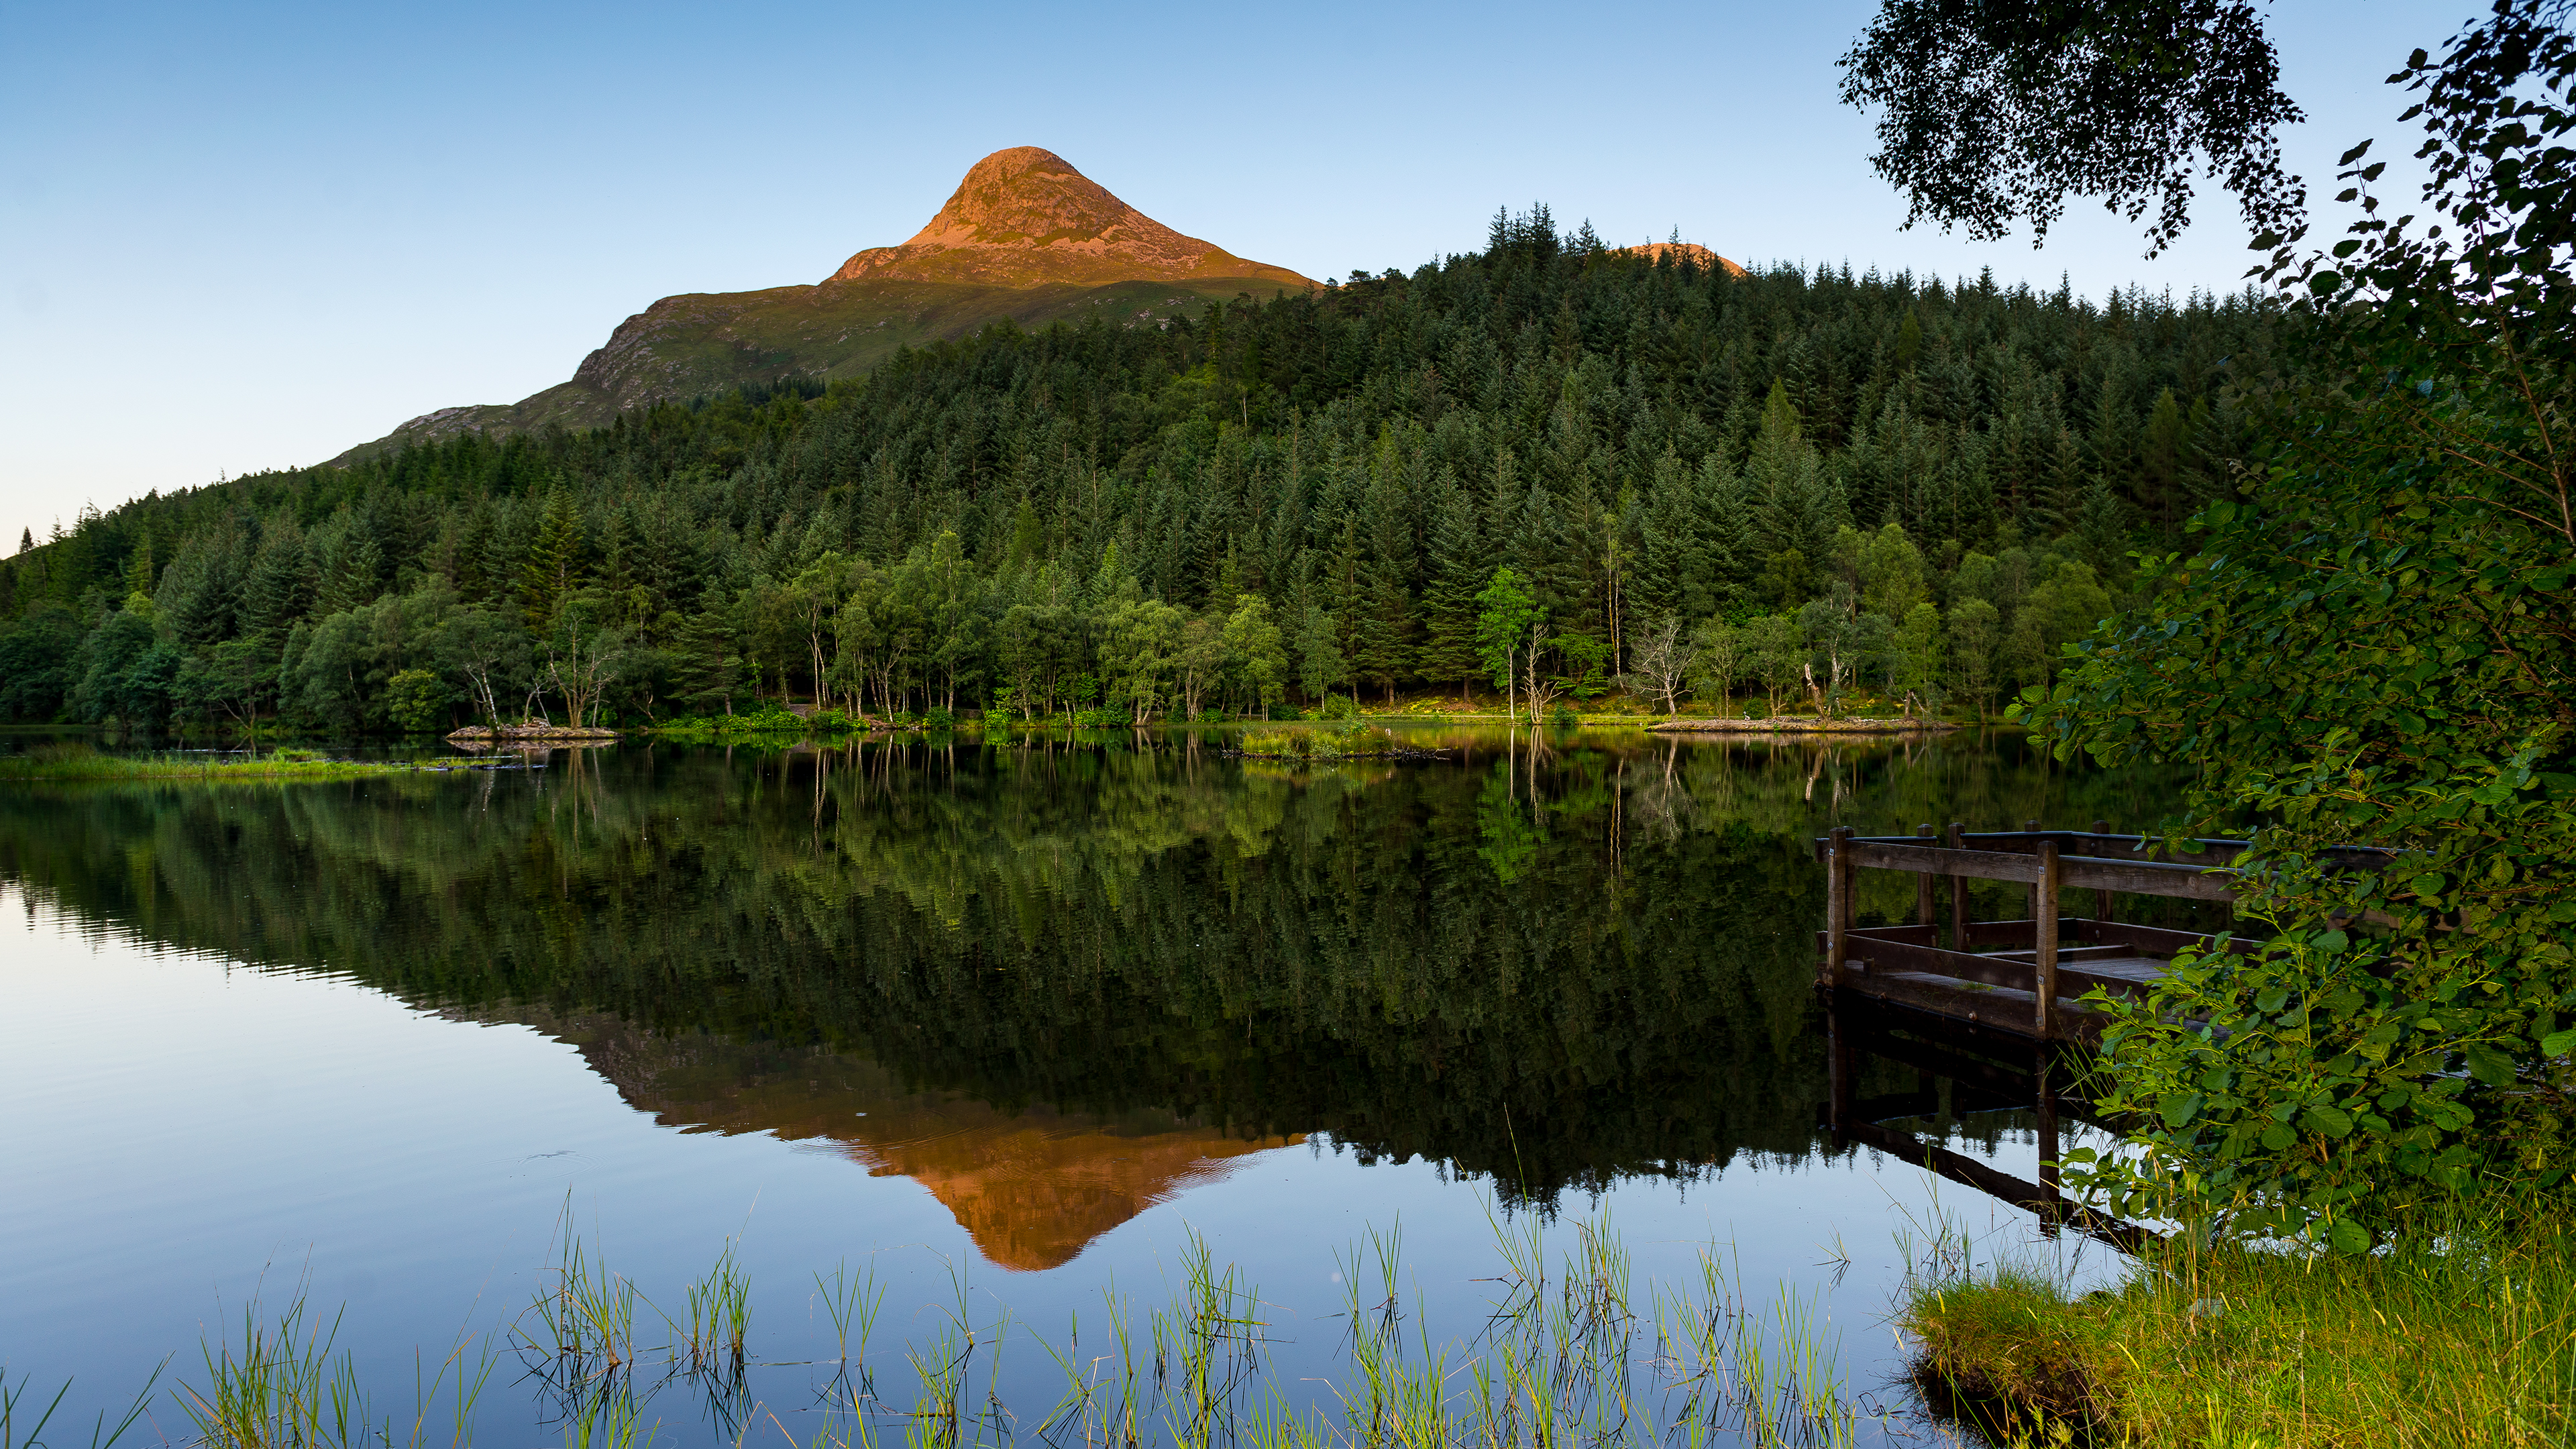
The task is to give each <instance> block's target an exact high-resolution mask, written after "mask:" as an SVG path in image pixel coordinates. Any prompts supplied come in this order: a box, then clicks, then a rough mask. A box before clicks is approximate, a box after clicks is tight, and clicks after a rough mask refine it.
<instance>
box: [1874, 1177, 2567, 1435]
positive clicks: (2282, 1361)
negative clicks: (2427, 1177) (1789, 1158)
mask: <svg viewBox="0 0 2576 1449" xmlns="http://www.w3.org/2000/svg"><path fill="white" fill-rule="evenodd" d="M2571 1207H2576V1203H2571V1202H2570V1201H2569V1200H2568V1199H2567V1198H2565V1197H2563V1196H2562V1197H2558V1198H2554V1199H2549V1200H2546V1201H2543V1202H2541V1203H2538V1204H2531V1205H2523V1206H2519V1207H2517V1209H2516V1210H2514V1211H2512V1212H2510V1213H2499V1212H2489V1213H2483V1214H2481V1213H2475V1212H2468V1211H2460V1212H2456V1213H2452V1214H2447V1215H2446V1216H2445V1217H2444V1219H2443V1220H2442V1221H2440V1222H2438V1223H2433V1224H2428V1225H2427V1227H2426V1230H2425V1231H2422V1232H2419V1233H2417V1234H2416V1235H2414V1237H2413V1238H2411V1239H2410V1240H2408V1241H2405V1242H2401V1243H2398V1244H2395V1245H2393V1246H2391V1247H2388V1248H2386V1249H2384V1250H2382V1251H2381V1252H2379V1253H2377V1254H2374V1255H2368V1256H2362V1257H2343V1256H2336V1255H2331V1254H2329V1255H2322V1256H2312V1255H2307V1254H2303V1253H2301V1254H2294V1253H2285V1252H2274V1251H2264V1250H2262V1249H2260V1248H2249V1247H2246V1246H2243V1245H2237V1244H2219V1245H2216V1246H2210V1247H2198V1248H2194V1247H2187V1246H2180V1245H2169V1246H2166V1247H2163V1248H2159V1249H2156V1250H2153V1251H2152V1252H2150V1254H2149V1255H2148V1256H2147V1257H2146V1258H2145V1260H2144V1261H2142V1262H2141V1263H2139V1264H2138V1265H2137V1267H2136V1269H2135V1270H2134V1271H2133V1272H2132V1274H2131V1276H2130V1279H2129V1281H2128V1282H2127V1284H2126V1285H2125V1286H2124V1287H2122V1288H2119V1289H2116V1290H2105V1291H2098V1292H2094V1293H2088V1294H2083V1295H2081V1296H2071V1295H2070V1294H2069V1293H2068V1291H2067V1290H2066V1288H2065V1286H2064V1285H2063V1284H2062V1283H2061V1282H2059V1281H2056V1280H2053V1279H2051V1278H2050V1277H2048V1276H2047V1275H2045V1274H2043V1273H2039V1272H2035V1271H2031V1270H2029V1269H2027V1268H2020V1267H2015V1266H2012V1265H2010V1264H2006V1265H2004V1266H2002V1267H1999V1268H1989V1269H1987V1270H1984V1271H1981V1272H1979V1273H1977V1274H1975V1275H1973V1276H1968V1275H1960V1276H1954V1277H1951V1278H1949V1279H1947V1280H1941V1279H1938V1278H1935V1279H1928V1280H1925V1281H1921V1282H1918V1284H1917V1285H1916V1286H1915V1288H1914V1290H1913V1291H1912V1293H1911V1295H1910V1296H1909V1299H1908V1301H1907V1302H1906V1303H1905V1304H1904V1305H1903V1308H1902V1311H1901V1313H1900V1315H1899V1323H1900V1324H1901V1326H1902V1327H1903V1328H1904V1329H1905V1330H1906V1332H1907V1334H1908V1335H1909V1337H1910V1338H1911V1339H1912V1340H1913V1342H1914V1344H1915V1346H1916V1349H1917V1354H1918V1357H1917V1360H1916V1381H1917V1383H1918V1385H1919V1386H1920V1387H1921V1388H1922V1389H1923V1390H1924V1392H1925V1394H1926V1397H1928V1398H1930V1399H1932V1400H1933V1401H1934V1402H1935V1403H1937V1404H1941V1405H1943V1406H1944V1407H1945V1408H1947V1409H1949V1410H1951V1411H1954V1412H1956V1413H1958V1414H1960V1415H1961V1416H1962V1417H1965V1418H1969V1419H1972V1420H1975V1421H1976V1422H1978V1423H1979V1424H1980V1425H1981V1426H1983V1427H1985V1428H1987V1429H1988V1431H1989V1432H1990V1433H1993V1434H1995V1436H1996V1437H1997V1438H1998V1439H2000V1440H2002V1441H2003V1442H2007V1443H2032V1444H2053V1443H2064V1442H2077V1443H2092V1444H2104V1445H2139V1446H2161V1445H2174V1446H2184V1445H2190V1446H2200V1445H2210V1446H2238V1445H2243V1446H2255V1445H2260V1446H2263V1449H2310V1446H2320V1449H2322V1446H2335V1449H2344V1446H2362V1445H2370V1446H2404V1449H2418V1446H2424V1449H2431V1446H2453V1445H2461V1446H2466V1445H2480V1446H2485V1445H2499V1446H2516V1449H2519V1446H2537V1445H2559V1444H2566V1443H2569V1442H2571V1439H2576V1225H2571V1224H2570V1222H2569V1221H2568V1217H2567V1214H2568V1210H2569V1209H2570V1208H2571Z"/></svg>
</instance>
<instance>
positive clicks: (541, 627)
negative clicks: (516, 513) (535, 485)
mask: <svg viewBox="0 0 2576 1449" xmlns="http://www.w3.org/2000/svg"><path fill="white" fill-rule="evenodd" d="M581 566H582V549H581V521H580V519H579V518H578V517H577V516H576V515H575V514H574V512H573V505H572V499H571V498H569V497H567V496H565V494H564V492H563V491H562V490H561V489H557V490H556V491H555V492H554V493H553V494H552V495H551V496H549V497H548V498H547V499H546V512H545V517H544V519H543V520H542V521H541V522H540V523H539V524H538V526H537V537H536V541H535V542H534V543H532V544H530V545H529V547H528V557H527V561H526V563H524V564H522V565H521V566H520V570H519V589H520V599H521V603H522V606H523V607H524V609H525V610H526V613H527V619H528V627H529V628H530V629H533V630H535V631H536V632H537V633H539V634H543V633H546V632H548V631H549V630H551V629H553V628H554V623H555V610H556V608H557V607H558V606H560V605H561V604H562V602H563V597H564V595H566V594H568V593H571V592H572V591H573V589H574V587H575V586H576V585H578V584H579V583H580V581H581Z"/></svg>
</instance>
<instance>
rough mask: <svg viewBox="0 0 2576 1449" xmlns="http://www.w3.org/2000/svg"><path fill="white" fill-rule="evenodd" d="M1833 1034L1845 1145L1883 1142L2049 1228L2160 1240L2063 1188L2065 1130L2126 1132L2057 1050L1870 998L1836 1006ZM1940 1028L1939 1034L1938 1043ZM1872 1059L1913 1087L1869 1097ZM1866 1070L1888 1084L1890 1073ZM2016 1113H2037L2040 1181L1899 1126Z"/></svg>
mask: <svg viewBox="0 0 2576 1449" xmlns="http://www.w3.org/2000/svg"><path fill="white" fill-rule="evenodd" d="M1825 1032H1826V1041H1827V1046H1828V1050H1829V1052H1830V1055H1831V1058H1832V1075H1831V1085H1830V1091H1831V1096H1830V1097H1829V1098H1828V1105H1827V1109H1826V1111H1827V1119H1828V1120H1827V1122H1826V1126H1827V1127H1828V1128H1829V1129H1831V1131H1832V1132H1833V1134H1834V1139H1835V1141H1836V1143H1837V1144H1840V1143H1858V1144H1860V1145H1861V1146H1864V1147H1875V1148H1877V1149H1878V1150H1879V1151H1881V1152H1884V1153H1886V1154H1888V1155H1889V1156H1891V1157H1894V1158H1897V1159H1899V1160H1901V1161H1905V1162H1910V1163H1912V1164H1914V1165H1915V1166H1917V1167H1921V1168H1924V1169H1926V1170H1928V1171H1930V1172H1932V1173H1934V1174H1936V1175H1938V1176H1941V1177H1945V1178H1948V1179H1949V1180H1950V1181H1952V1182H1955V1183H1959V1184H1961V1185H1962V1186H1966V1187H1971V1188H1974V1189H1976V1190H1977V1191H1979V1192H1982V1193H1985V1194H1987V1195H1988V1196H1990V1197H1994V1198H1998V1199H2001V1200H2002V1201H2004V1202H2008V1203H2011V1204H2012V1205H2013V1206H2015V1207H2018V1208H2024V1209H2027V1210H2028V1211H2030V1212H2032V1213H2035V1214H2037V1215H2038V1217H2039V1220H2040V1224H2041V1230H2042V1231H2044V1232H2049V1233H2054V1232H2056V1231H2057V1230H2058V1228H2059V1227H2061V1226H2064V1227H2071V1228H2073V1229H2075V1230H2076V1231H2077V1232H2080V1233H2082V1234H2084V1235H2085V1236H2087V1237H2090V1238H2094V1239H2097V1240H2099V1241H2101V1242H2105V1243H2108V1244H2110V1245H2111V1246H2113V1247H2116V1248H2119V1249H2121V1250H2122V1251H2124V1252H2132V1253H2133V1252H2136V1251H2137V1250H2138V1249H2140V1248H2141V1247H2143V1246H2145V1245H2146V1244H2148V1243H2152V1242H2155V1241H2158V1240H2159V1237H2160V1235H2159V1234H2157V1233H2156V1232H2154V1231H2153V1230H2151V1229H2148V1228H2143V1227H2140V1226H2138V1225H2136V1224H2134V1223H2128V1222H2123V1221H2121V1220H2120V1219H2118V1218H2114V1217H2110V1216H2107V1215H2105V1214H2103V1213H2100V1212H2096V1211H2095V1210H2093V1209H2091V1208H2088V1207H2086V1206H2084V1205H2083V1204H2081V1203H2078V1202H2075V1201H2073V1200H2071V1199H2069V1198H2068V1197H2067V1196H2066V1195H2065V1194H2064V1193H2063V1192H2062V1191H2060V1190H2059V1187H2058V1175H2057V1174H2058V1162H2059V1159H2060V1155H2061V1152H2062V1143H2061V1141H2060V1134H2061V1131H2062V1129H2063V1126H2064V1124H2065V1122H2066V1121H2067V1120H2069V1119H2072V1120H2075V1121H2080V1122H2087V1123H2091V1124H2092V1125H2094V1126H2097V1127H2103V1128H2105V1129H2109V1130H2116V1129H2113V1128H2112V1124H2110V1123H2108V1122H2105V1121H2103V1120H2102V1119H2101V1118H2099V1117H2097V1116H2096V1115H2095V1114H2094V1107H2093V1104H2092V1102H2091V1101H2090V1100H2089V1099H2088V1098H2086V1097H2084V1096H2083V1095H2082V1094H2081V1093H2080V1092H2074V1091H2070V1090H2069V1087H2070V1085H2071V1084H2070V1082H2069V1080H2068V1079H2069V1078H2070V1077H2071V1076H2072V1075H2073V1072H2072V1071H2071V1070H2070V1066H2071V1064H2069V1063H2065V1062H2061V1061H2060V1060H2059V1059H2058V1056H2057V1053H2058V1050H2059V1049H2058V1048H2057V1047H2055V1046H2053V1045H2051V1044H2050V1043H2047V1042H2033V1041H2029V1040H2027V1039H2025V1038H2022V1037H2020V1036H2018V1035H2017V1034H2014V1033H2009V1032H1998V1031H1989V1030H1986V1029H1984V1028H1982V1027H1975V1026H1964V1025H1960V1024H1956V1023H1947V1022H1942V1023H1935V1022H1933V1021H1931V1020H1929V1019H1927V1018H1926V1017H1924V1016H1922V1015H1920V1014H1917V1013H1913V1012H1905V1011H1887V1010H1883V1009H1881V1008H1878V1007H1875V1006H1872V1005H1869V1004H1867V1003H1866V1002H1862V1001H1844V1002H1838V1003H1836V1004H1835V1005H1834V1007H1833V1008H1832V1010H1831V1011H1830V1012H1829V1013H1828V1014H1827V1016H1826V1018H1825ZM1936 1034H1937V1036H1938V1038H1939V1039H1938V1040H1935V1039H1933V1038H1934V1036H1935V1035H1936ZM1871 1057H1875V1058H1878V1059H1879V1060H1881V1061H1883V1062H1887V1063H1892V1064H1894V1065H1896V1066H1898V1067H1910V1068H1912V1069H1913V1074H1914V1081H1913V1089H1912V1090H1910V1091H1900V1092H1880V1093H1876V1094H1873V1095H1866V1096H1864V1095H1862V1094H1861V1092H1860V1090H1859V1087H1860V1084H1861V1082H1862V1080H1863V1079H1864V1075H1865V1074H1864V1071H1863V1068H1862V1063H1863V1060H1864V1059H1865V1058H1871ZM2023 1063H2026V1064H2027V1065H2021V1064H2023ZM1866 1075H1870V1076H1876V1077H1879V1078H1881V1079H1882V1080H1883V1079H1884V1078H1885V1077H1886V1075H1887V1073H1886V1072H1885V1071H1883V1070H1881V1071H1878V1072H1874V1073H1867V1074H1866ZM1944 1084H1946V1087H1945V1085H1944ZM2013 1109H2023V1110H2028V1111H2030V1112H2031V1113H2032V1114H2033V1123H2034V1126H2035V1127H2036V1128H2037V1137H2038V1147H2039V1180H2038V1181H2036V1182H2032V1181H2028V1180H2025V1179H2023V1178H2018V1177H2015V1176H2013V1175H2012V1174H2010V1173H2008V1172H2004V1171H2002V1170H2001V1169H1999V1168H1996V1167H1994V1166H1992V1165H1991V1164H1988V1163H1985V1162H1980V1161H1978V1160H1977V1159H1976V1158H1974V1157H1970V1156H1968V1155H1967V1154H1965V1153H1962V1152H1954V1151H1952V1150H1950V1149H1949V1148H1947V1147H1944V1146H1942V1145H1941V1144H1940V1143H1939V1142H1936V1141H1933V1140H1931V1139H1929V1138H1926V1137H1924V1136H1921V1135H1919V1134H1917V1133H1915V1132H1913V1131H1910V1130H1908V1129H1907V1128H1906V1127H1904V1126H1895V1125H1890V1124H1892V1123H1908V1122H1914V1121H1920V1120H1924V1119H1952V1120H1955V1119H1957V1118H1959V1117H1962V1116H1964V1115H1966V1114H1970V1113H1976V1112H1992V1111H2000V1110H2013Z"/></svg>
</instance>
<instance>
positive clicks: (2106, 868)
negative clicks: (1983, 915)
mask: <svg viewBox="0 0 2576 1449" xmlns="http://www.w3.org/2000/svg"><path fill="white" fill-rule="evenodd" d="M1849 855H1850V858H1851V861H1852V863H1853V864H1854V865H1857V866H1860V867H1862V868H1863V869H1871V870H1909V871H1932V872H1934V873H1936V874H1940V875H1950V876H1971V877H1974V878H1976V879H1978V880H1999V881H2013V882H2017V883H2020V884H2023V885H2036V884H2038V883H2039V878H2040V870H2041V867H2040V859H2039V856H2038V855H2037V854H2035V853H2034V854H2031V855H2013V854H2007V853H2005V852H2002V851H1994V850H1952V849H1950V848H1948V847H1946V846H1934V845H1889V844H1886V843H1884V842H1877V841H1862V840H1854V841H1851V842H1849ZM2058 885H2059V887H2060V888H2061V889H2066V888H2071V889H2075V890H2111V891H2126V892H2128V893H2129V894H2131V895H2139V896H2172V897H2179V898H2181V899H2185V900H2198V901H2233V900H2234V899H2236V887H2235V877H2234V874H2233V873H2232V872H2229V871H2225V870H2217V871H2212V870H2205V869H2203V868H2202V867H2200V866H2196V865H2171V864H2167V863H2165V862H2161V861H2151V860H2100V859H2096V858H2094V857H2091V856H2080V855H2073V856H2061V857H2060V858H2059V864H2058Z"/></svg>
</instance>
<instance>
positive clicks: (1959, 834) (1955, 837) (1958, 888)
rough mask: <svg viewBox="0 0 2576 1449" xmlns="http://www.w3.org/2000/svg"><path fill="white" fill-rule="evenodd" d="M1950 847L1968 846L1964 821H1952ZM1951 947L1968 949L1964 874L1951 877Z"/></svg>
mask: <svg viewBox="0 0 2576 1449" xmlns="http://www.w3.org/2000/svg"><path fill="white" fill-rule="evenodd" d="M1950 848H1951V849H1952V850H1965V849H1967V848H1968V827H1967V824H1966V823H1965V822H1964V821H1958V820H1953V821H1951V822H1950ZM1950 949H1951V950H1953V951H1965V950H1967V949H1968V878H1967V877H1966V876H1964V875H1954V876H1952V877H1950Z"/></svg>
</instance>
